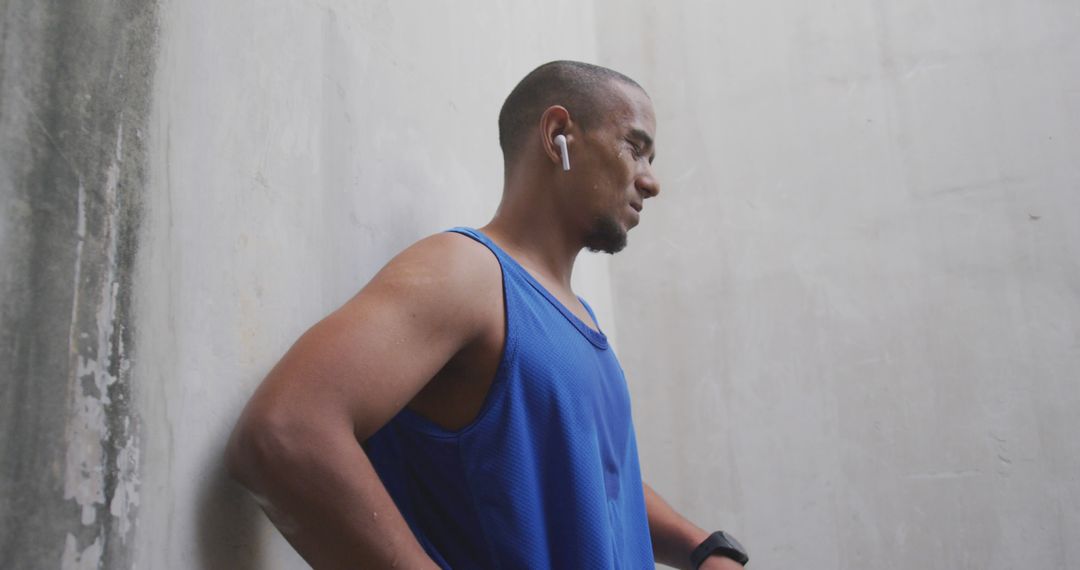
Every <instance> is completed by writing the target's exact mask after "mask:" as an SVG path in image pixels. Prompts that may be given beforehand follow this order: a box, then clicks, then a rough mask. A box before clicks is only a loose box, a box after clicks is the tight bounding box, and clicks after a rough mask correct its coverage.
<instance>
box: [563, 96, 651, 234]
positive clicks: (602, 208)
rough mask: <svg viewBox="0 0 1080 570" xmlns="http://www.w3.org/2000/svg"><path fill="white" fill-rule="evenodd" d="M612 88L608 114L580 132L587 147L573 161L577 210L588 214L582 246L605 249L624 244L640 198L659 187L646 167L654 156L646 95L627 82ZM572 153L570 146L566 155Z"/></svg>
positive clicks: (636, 216)
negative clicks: (579, 177) (613, 93)
mask: <svg viewBox="0 0 1080 570" xmlns="http://www.w3.org/2000/svg"><path fill="white" fill-rule="evenodd" d="M615 89H616V102H615V103H614V105H613V106H612V109H611V112H610V114H609V115H608V116H607V117H605V118H604V119H602V121H603V122H602V123H601V124H599V125H597V126H595V127H594V128H592V129H590V130H589V131H588V132H586V133H584V136H583V138H584V139H585V140H584V141H583V142H584V143H585V144H584V145H581V146H579V148H582V149H583V150H586V151H587V152H586V153H584V156H583V158H585V160H584V161H579V164H580V168H581V171H580V172H579V174H580V175H582V177H583V180H582V182H583V184H582V186H584V189H583V192H582V194H583V201H584V202H585V203H584V205H583V211H582V213H585V214H587V215H588V216H589V220H588V221H587V223H588V224H589V225H588V228H589V230H588V233H587V235H586V240H585V246H586V247H587V248H588V249H589V250H590V251H603V252H606V253H616V252H618V251H620V250H622V249H623V248H624V247H626V236H627V232H629V231H630V228H633V227H634V226H636V225H637V224H638V222H639V221H640V216H641V210H642V207H643V206H644V202H645V199H647V198H651V197H653V196H656V195H657V194H658V193H659V192H660V183H659V182H658V181H657V179H656V176H655V175H654V174H653V169H652V161H653V159H654V158H655V156H656V154H655V149H654V142H653V141H654V140H655V138H656V117H655V115H654V114H653V107H652V101H650V100H649V97H648V96H647V95H646V94H645V93H644V92H643V91H641V90H640V89H638V88H636V87H633V86H630V85H625V84H622V83H616V84H615ZM574 154H575V153H574V152H573V150H571V153H570V156H571V159H572V160H573V157H574ZM578 154H579V156H581V154H582V153H578ZM574 168H578V166H577V165H575V166H574Z"/></svg>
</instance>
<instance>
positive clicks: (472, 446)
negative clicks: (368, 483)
mask: <svg viewBox="0 0 1080 570" xmlns="http://www.w3.org/2000/svg"><path fill="white" fill-rule="evenodd" d="M449 231H452V232H457V233H460V234H464V235H466V236H469V237H471V238H472V239H474V240H476V241H478V242H480V243H482V244H484V245H485V246H487V248H488V249H490V250H491V252H492V253H493V254H495V257H496V258H498V260H499V265H500V266H501V267H502V279H503V294H504V302H505V305H504V306H505V314H506V343H505V346H504V349H503V354H502V359H501V361H500V363H499V367H498V371H497V372H496V375H495V379H494V381H493V383H492V385H491V388H490V390H489V392H488V395H487V398H486V400H485V401H484V404H483V407H482V408H481V411H480V413H479V414H478V416H477V417H476V419H475V420H473V422H472V423H470V424H469V425H468V426H466V427H465V428H463V429H460V430H458V431H447V430H445V429H442V428H440V427H439V426H437V425H435V424H434V423H432V422H430V421H428V420H426V419H425V418H423V417H422V416H420V415H418V414H415V413H413V412H411V411H409V410H408V409H405V410H402V411H401V412H400V413H399V414H398V415H396V416H395V417H394V418H393V419H392V420H391V421H390V422H389V423H387V424H386V425H385V426H383V428H382V429H380V430H379V431H378V432H376V433H375V434H374V435H373V436H371V437H370V438H369V439H368V440H367V442H365V444H364V448H365V450H366V451H367V454H368V456H369V457H370V459H371V462H372V464H373V465H374V467H375V470H376V471H377V472H378V474H379V477H380V478H381V479H382V481H383V484H384V485H385V486H386V488H387V490H388V491H389V492H390V496H391V497H393V499H394V502H395V503H396V505H397V507H398V508H399V509H400V510H401V513H402V515H404V517H405V520H406V521H407V522H408V523H409V526H410V527H411V529H412V531H413V533H414V534H415V535H416V537H417V539H418V540H419V541H420V544H421V545H423V547H424V549H425V550H426V551H427V553H428V555H430V556H431V557H432V558H433V559H434V560H435V562H437V563H438V564H439V565H440V566H442V567H443V568H453V569H457V570H461V569H467V568H484V569H488V568H503V569H519V568H520V569H526V568H528V569H534V568H535V569H543V568H558V569H579V568H580V569H589V570H592V569H606V568H654V567H655V564H654V562H653V551H652V542H651V540H650V538H649V525H648V519H647V518H646V514H645V497H644V492H643V489H642V480H641V472H640V468H639V466H638V456H637V445H636V441H635V439H634V427H633V423H632V421H631V417H630V395H629V392H628V390H627V387H626V379H625V376H624V375H623V371H622V368H621V367H620V365H619V362H618V360H617V359H616V358H615V354H614V353H613V351H612V350H611V348H610V347H609V346H608V342H607V337H605V336H604V334H603V333H602V332H597V331H596V330H593V329H591V328H590V327H589V326H588V325H586V324H585V323H583V322H582V321H581V320H580V319H579V318H578V317H577V316H575V315H574V314H573V313H571V312H570V310H569V309H567V308H566V307H565V306H563V305H562V304H561V303H560V302H559V301H558V300H557V299H556V298H555V297H554V296H553V295H552V294H551V293H550V292H548V291H547V290H546V289H545V288H544V287H543V286H541V285H540V283H538V282H537V281H536V280H535V279H533V277H532V276H531V275H529V273H528V272H526V271H525V270H524V269H523V268H522V267H521V266H520V265H518V264H517V262H516V261H514V260H513V258H511V257H510V256H509V255H507V254H506V252H504V251H503V250H502V249H501V248H499V246H497V245H495V243H494V242H492V241H491V240H490V239H488V237H487V236H485V235H484V234H482V233H480V232H479V231H477V230H473V229H469V228H454V229H452V230H449ZM581 302H582V304H584V305H585V308H586V310H588V312H589V314H590V316H592V318H593V321H594V322H595V321H596V316H595V315H594V314H593V312H592V308H590V307H589V306H588V304H587V303H585V301H584V300H583V299H582V300H581Z"/></svg>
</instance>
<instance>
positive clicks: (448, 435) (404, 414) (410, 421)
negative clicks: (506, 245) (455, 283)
mask: <svg viewBox="0 0 1080 570" xmlns="http://www.w3.org/2000/svg"><path fill="white" fill-rule="evenodd" d="M460 229H463V228H454V229H452V230H446V233H455V234H459V235H461V236H463V237H465V238H468V239H470V240H472V241H474V242H476V243H477V244H479V245H480V246H482V247H483V248H484V249H486V250H488V253H490V254H491V255H492V257H494V258H495V262H496V263H498V264H499V276H500V279H501V280H502V298H503V335H504V338H503V348H502V354H501V355H500V356H499V365H498V366H496V368H495V377H494V378H492V380H491V386H490V387H489V388H488V392H487V394H486V395H485V396H484V403H483V404H481V405H480V411H479V412H477V413H476V417H474V418H473V419H472V421H470V422H469V423H468V424H466V425H465V427H463V428H461V429H457V430H448V429H446V428H443V427H441V426H439V425H438V424H436V423H434V422H432V421H431V420H429V419H427V418H425V417H424V416H421V415H420V414H418V413H416V412H413V411H412V410H410V409H408V408H402V410H401V412H400V413H399V417H400V419H402V420H404V421H405V423H406V424H407V425H408V426H410V427H411V428H413V429H416V430H418V431H421V432H423V433H424V434H426V435H429V436H431V437H438V438H445V439H457V438H460V437H462V436H464V435H465V434H467V433H469V432H470V431H472V430H473V429H475V428H476V426H478V425H480V424H481V423H483V422H484V419H485V418H487V417H488V416H489V415H490V414H491V409H492V408H494V407H497V406H498V404H499V400H500V398H502V394H503V392H505V391H506V382H507V379H506V376H507V373H508V370H509V368H510V364H511V362H513V358H514V355H515V354H516V352H517V342H516V336H515V335H514V334H513V328H512V326H511V314H512V312H513V311H512V310H511V306H510V295H509V294H508V292H507V279H508V277H507V275H506V264H504V263H503V261H502V259H500V258H499V254H498V253H496V252H495V251H494V250H493V249H491V248H490V247H488V245H487V244H485V243H484V242H483V241H481V240H479V239H477V238H476V237H475V236H473V235H470V234H469V233H466V232H464V231H459V230H460Z"/></svg>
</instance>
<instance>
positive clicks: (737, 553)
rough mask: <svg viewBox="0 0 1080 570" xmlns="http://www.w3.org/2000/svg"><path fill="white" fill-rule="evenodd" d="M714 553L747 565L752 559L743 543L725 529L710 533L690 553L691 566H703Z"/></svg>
mask: <svg viewBox="0 0 1080 570" xmlns="http://www.w3.org/2000/svg"><path fill="white" fill-rule="evenodd" d="M713 554H719V555H721V556H725V557H727V558H730V559H732V560H734V561H735V562H738V563H739V564H742V565H743V566H745V565H746V563H747V562H749V561H750V557H749V556H747V555H746V552H745V551H743V548H742V545H741V544H739V541H737V540H735V538H734V537H732V536H730V535H728V534H725V533H724V531H722V530H718V531H716V532H714V533H712V534H710V535H709V538H706V539H705V541H704V542H702V543H701V544H700V545H699V546H698V547H697V548H695V549H694V551H693V552H691V553H690V564H691V566H690V567H691V568H693V569H694V570H697V568H698V567H699V566H701V563H702V562H705V559H706V558H708V557H710V556H712V555H713Z"/></svg>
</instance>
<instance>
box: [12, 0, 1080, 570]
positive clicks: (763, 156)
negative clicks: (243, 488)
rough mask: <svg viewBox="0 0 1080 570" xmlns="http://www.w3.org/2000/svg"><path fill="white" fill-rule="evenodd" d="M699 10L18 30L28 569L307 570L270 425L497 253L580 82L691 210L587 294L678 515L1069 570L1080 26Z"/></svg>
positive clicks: (849, 11)
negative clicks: (545, 134) (613, 105)
mask: <svg viewBox="0 0 1080 570" xmlns="http://www.w3.org/2000/svg"><path fill="white" fill-rule="evenodd" d="M665 6H666V8H665V9H664V10H663V11H659V10H657V9H656V8H655V7H654V6H653V5H652V3H647V2H614V1H613V0H595V1H594V2H592V3H580V2H544V3H531V4H524V3H515V4H513V5H512V6H510V5H502V6H500V5H497V4H493V3H490V2H483V1H480V0H475V1H473V2H455V3H452V4H451V3H423V4H420V3H388V2H364V3H357V2H345V1H337V0H334V1H331V0H323V1H318V0H316V1H312V2H305V3H296V2H284V1H273V0H271V1H269V2H265V1H264V2H254V1H237V2H226V3H221V2H209V1H207V0H193V1H188V2H175V1H163V2H160V3H157V4H155V3H139V2H134V1H129V2H109V1H107V0H81V1H80V2H76V3H60V2H51V1H46V2H41V1H35V2H30V1H27V0H11V1H9V2H6V3H3V4H0V14H2V18H3V20H2V25H3V35H2V38H3V40H2V41H3V44H2V45H3V54H2V66H0V127H2V129H0V204H2V206H3V208H2V215H0V239H2V241H0V268H2V270H0V294H2V299H3V300H2V302H0V308H2V313H0V314H2V318H3V322H2V323H0V335H2V338H3V342H2V344H0V367H2V368H0V370H2V371H3V372H2V373H3V377H2V378H3V379H2V381H3V384H2V385H0V390H2V392H0V395H2V397H0V406H2V408H0V410H2V412H3V413H2V415H0V428H2V429H0V447H2V451H3V456H2V461H3V464H2V469H3V471H2V473H3V475H2V481H0V484H2V487H0V491H2V494H0V513H3V516H0V536H2V537H3V548H2V549H0V566H2V567H4V568H8V567H10V568H25V567H43V568H53V567H57V566H59V567H62V568H97V567H101V568H122V567H129V566H130V567H136V568H185V569H186V568H214V569H217V568H220V569H225V568H228V569H244V568H251V569H254V568H299V567H303V563H302V561H301V560H300V559H299V558H298V557H297V556H296V555H295V554H294V553H292V551H291V549H290V548H289V547H288V545H287V544H286V543H285V542H284V541H283V540H282V539H281V538H280V537H279V536H277V534H276V533H275V532H274V531H273V529H272V528H271V527H270V526H269V524H268V523H267V522H266V521H265V517H263V516H262V515H261V514H260V513H259V512H258V511H257V509H256V508H255V507H254V505H253V504H252V503H251V501H250V500H249V499H248V498H247V497H246V496H245V495H244V494H243V493H242V492H240V491H239V489H238V488H237V487H236V486H234V485H233V484H231V483H230V482H229V481H228V480H227V478H226V477H225V475H224V473H223V470H222V466H221V451H222V447H223V445H224V438H225V437H226V435H227V433H228V430H229V429H230V427H231V425H232V423H233V422H234V421H235V418H236V415H237V413H238V412H239V410H240V408H241V406H242V405H243V403H244V402H245V400H246V398H247V397H248V395H249V394H250V393H251V391H252V389H253V388H254V386H255V385H256V384H257V383H258V382H259V380H260V379H261V378H262V376H263V375H264V374H265V373H266V372H267V370H268V369H269V367H270V366H272V365H273V363H274V362H275V361H276V360H277V358H278V357H279V356H280V355H281V354H282V352H283V351H284V350H285V349H286V348H287V347H288V345H289V344H290V343H291V342H292V341H293V340H294V339H295V338H296V337H297V336H298V335H299V334H300V333H301V332H302V331H303V330H304V329H305V328H306V327H307V326H309V325H310V324H311V323H313V322H314V321H315V320H317V319H318V318H319V317H321V316H322V315H324V314H326V313H327V312H328V311H330V310H332V309H333V308H335V307H337V306H338V305H339V304H340V303H342V302H343V301H344V300H346V299H347V298H348V297H349V296H351V295H352V294H353V293H354V292H355V291H356V290H357V289H358V288H359V287H360V286H361V285H362V284H363V283H364V282H365V281H366V280H367V279H368V278H369V277H370V276H371V275H372V274H373V273H374V272H375V271H376V270H377V269H378V268H379V267H380V266H381V265H382V264H383V263H384V262H385V261H386V260H387V259H388V258H389V257H390V256H392V255H393V254H394V253H395V252H397V251H398V250H400V249H401V248H402V247H404V246H406V245H408V244H409V243H411V242H412V241H414V240H416V239H418V238H420V237H422V236H424V235H427V234H430V233H433V232H436V231H439V230H441V229H444V228H447V227H450V226H453V225H479V224H482V223H484V222H485V221H486V220H487V219H488V218H489V216H490V215H491V213H492V212H493V211H494V207H495V205H496V203H497V200H498V195H499V189H500V184H501V164H500V157H499V152H498V145H497V140H496V128H495V117H496V114H497V111H498V107H499V105H500V104H501V102H502V99H503V97H505V95H506V93H508V92H509V89H510V88H511V87H512V86H513V85H514V83H515V82H516V81H517V80H518V79H520V77H521V76H522V75H523V74H524V73H526V72H527V71H528V70H530V69H531V68H532V67H534V66H535V65H537V64H539V63H542V62H544V61H548V60H551V59H557V58H574V59H584V60H588V61H597V62H599V63H602V64H607V65H610V66H612V67H615V68H617V69H620V70H622V71H625V72H627V73H629V74H630V75H632V76H634V77H636V78H638V79H639V80H641V81H642V82H643V83H644V84H645V85H646V87H647V88H649V90H650V91H651V93H652V94H653V97H654V99H655V102H656V106H657V113H658V119H659V123H660V125H659V134H660V137H659V151H660V158H659V160H658V162H657V166H658V168H659V171H660V174H661V176H662V177H663V178H662V179H663V180H664V182H665V187H664V190H663V194H662V195H661V197H660V198H659V199H657V200H655V201H650V202H649V203H648V204H647V208H646V211H645V214H644V216H643V223H642V225H641V226H640V227H639V228H638V229H637V230H635V231H634V232H633V234H632V236H631V247H630V248H628V250H627V251H626V252H625V253H622V254H620V255H619V256H616V257H614V258H612V260H611V262H610V270H609V266H608V258H605V257H593V256H590V257H587V258H585V259H583V265H582V266H580V267H579V268H578V272H577V275H576V276H575V278H576V285H577V286H578V289H579V292H580V293H583V294H584V295H585V296H586V297H588V298H589V299H590V301H592V303H593V305H594V306H595V307H597V309H598V312H599V317H600V322H601V325H602V326H605V328H606V329H607V332H608V334H609V335H614V334H615V332H616V330H615V329H616V325H617V328H618V335H617V341H618V342H617V347H618V350H619V353H620V357H621V358H622V360H623V363H624V367H625V368H626V370H627V372H628V375H629V376H630V382H631V389H632V391H633V396H634V398H635V414H636V420H637V425H638V432H639V442H640V445H641V454H642V459H643V463H644V465H643V467H644V470H645V472H646V476H647V477H648V479H649V480H650V482H652V483H653V484H654V486H656V487H657V488H658V489H659V490H660V491H661V492H662V493H664V494H665V496H667V497H668V498H669V499H670V500H671V501H672V502H673V503H675V504H676V506H677V507H679V508H681V509H682V510H684V511H686V512H687V513H688V514H691V515H692V516H693V518H695V519H696V520H698V521H699V522H700V524H702V525H704V526H706V527H710V528H712V527H716V528H726V529H730V530H732V531H733V532H735V533H736V534H737V535H738V536H740V537H742V538H744V539H745V541H746V542H747V544H748V545H749V546H750V547H751V549H752V554H753V556H754V559H755V562H754V567H756V568H790V567H808V568H826V567H837V568H853V569H854V568H901V567H904V568H906V567H909V566H914V567H927V568H950V569H951V568H979V569H982V568H1002V569H1003V568H1017V567H1038V568H1071V567H1074V566H1075V565H1076V564H1077V563H1078V560H1080V552H1078V551H1077V547H1076V546H1075V544H1074V541H1071V540H1070V539H1069V537H1072V536H1077V535H1078V526H1080V483H1078V482H1077V481H1076V480H1075V478H1074V477H1071V474H1073V473H1076V472H1080V446H1078V444H1077V443H1076V442H1075V440H1074V439H1073V438H1071V437H1069V434H1070V433H1072V432H1074V431H1076V430H1077V429H1078V428H1080V420H1077V419H1076V414H1075V413H1074V411H1075V410H1077V409H1080V406H1078V405H1080V402H1078V400H1080V394H1078V392H1077V391H1076V390H1075V387H1074V385H1073V383H1072V382H1070V381H1073V380H1075V378H1076V377H1077V376H1078V373H1080V342H1078V340H1077V325H1076V323H1078V322H1080V319H1078V318H1077V317H1078V316H1080V315H1078V314H1077V313H1078V312H1080V300H1078V291H1080V270H1078V268H1077V264H1076V262H1075V261H1074V260H1075V259H1078V258H1080V256H1078V255H1077V253H1078V252H1077V251H1076V250H1077V249H1078V248H1080V235H1078V234H1077V230H1076V227H1077V224H1076V222H1077V221H1078V220H1077V218H1078V212H1080V210H1078V208H1077V206H1078V205H1080V204H1078V203H1077V202H1078V199H1077V189H1078V186H1080V167H1078V166H1077V165H1078V161H1077V160H1076V156H1075V154H1076V153H1075V149H1076V148H1078V144H1080V141H1078V140H1077V139H1078V133H1080V74H1078V73H1076V72H1077V71H1080V45H1078V43H1080V42H1078V39H1077V37H1076V36H1075V34H1073V33H1071V30H1075V29H1077V24H1078V23H1080V22H1078V21H1077V20H1078V19H1080V13H1078V12H1077V11H1076V10H1075V9H1074V8H1073V7H1071V6H1066V5H1064V4H1061V3H1052V2H1024V3H1021V2H1019V0H1015V1H1012V2H1005V1H1001V2H996V3H992V4H987V3H980V4H978V5H976V4H975V3H954V4H952V5H950V6H949V7H942V6H938V5H937V4H931V3H929V2H922V1H920V2H908V3H905V4H904V5H903V7H898V6H891V5H888V4H886V3H881V2H876V3H871V4H859V3H843V4H835V3H834V4H831V5H829V6H827V7H823V6H813V7H811V6H809V5H803V4H799V3H795V2H791V1H790V0H775V1H767V2H755V3H750V4H747V3H742V4H738V5H732V4H726V3H696V2H682V3H672V4H665ZM609 276H610V277H609Z"/></svg>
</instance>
